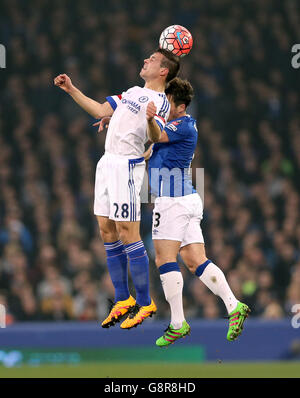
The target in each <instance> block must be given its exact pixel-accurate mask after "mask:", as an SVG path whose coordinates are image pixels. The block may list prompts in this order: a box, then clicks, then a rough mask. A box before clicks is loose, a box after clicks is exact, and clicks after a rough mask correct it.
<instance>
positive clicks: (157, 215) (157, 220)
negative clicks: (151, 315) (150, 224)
mask: <svg viewBox="0 0 300 398" xmlns="http://www.w3.org/2000/svg"><path fill="white" fill-rule="evenodd" d="M159 224H160V213H154V228H157V227H158V226H159Z"/></svg>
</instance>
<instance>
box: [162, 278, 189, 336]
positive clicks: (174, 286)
mask: <svg viewBox="0 0 300 398" xmlns="http://www.w3.org/2000/svg"><path fill="white" fill-rule="evenodd" d="M160 280H161V284H162V287H163V291H164V293H165V298H166V300H167V302H168V303H169V304H170V308H171V325H172V327H173V328H174V329H180V328H181V327H182V322H183V321H184V319H185V318H184V313H183V304H182V289H183V277H182V274H181V272H178V271H170V272H166V273H165V274H161V275H160Z"/></svg>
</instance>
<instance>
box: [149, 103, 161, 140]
mask: <svg viewBox="0 0 300 398" xmlns="http://www.w3.org/2000/svg"><path fill="white" fill-rule="evenodd" d="M155 115H156V106H155V105H154V102H153V101H151V102H149V104H148V105H147V109H146V118H147V124H148V128H147V133H148V138H149V140H150V141H152V142H158V141H159V140H160V137H161V130H160V128H159V126H158V124H157V123H156V121H155V119H154V116H155Z"/></svg>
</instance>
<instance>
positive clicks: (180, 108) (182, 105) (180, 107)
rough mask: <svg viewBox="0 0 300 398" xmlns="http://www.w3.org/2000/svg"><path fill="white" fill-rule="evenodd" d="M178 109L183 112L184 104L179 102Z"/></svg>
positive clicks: (184, 109)
mask: <svg viewBox="0 0 300 398" xmlns="http://www.w3.org/2000/svg"><path fill="white" fill-rule="evenodd" d="M178 111H179V112H185V111H186V106H185V104H180V105H178Z"/></svg>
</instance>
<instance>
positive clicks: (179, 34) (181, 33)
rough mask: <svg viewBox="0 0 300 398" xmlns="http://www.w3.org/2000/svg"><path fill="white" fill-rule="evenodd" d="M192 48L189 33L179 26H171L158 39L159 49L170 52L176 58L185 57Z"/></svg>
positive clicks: (191, 38) (191, 39)
mask: <svg viewBox="0 0 300 398" xmlns="http://www.w3.org/2000/svg"><path fill="white" fill-rule="evenodd" d="M192 46H193V37H192V35H191V33H190V32H189V31H188V30H187V29H186V28H184V27H183V26H181V25H171V26H169V27H168V28H166V29H165V30H164V31H163V32H162V34H161V35H160V38H159V47H160V48H163V49H165V50H169V51H171V52H172V53H173V54H175V55H177V56H178V57H184V56H185V55H187V54H188V53H189V52H190V51H191V48H192Z"/></svg>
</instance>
